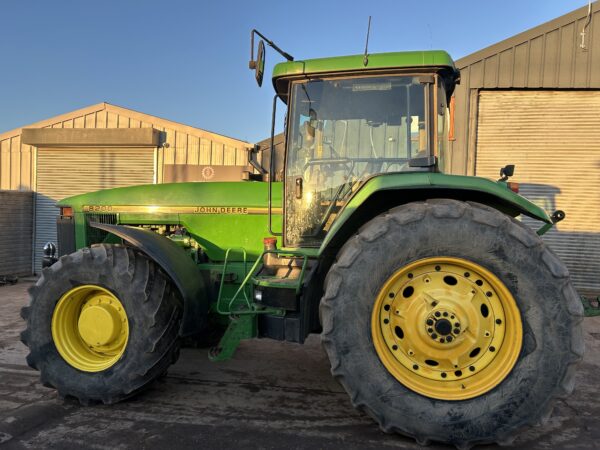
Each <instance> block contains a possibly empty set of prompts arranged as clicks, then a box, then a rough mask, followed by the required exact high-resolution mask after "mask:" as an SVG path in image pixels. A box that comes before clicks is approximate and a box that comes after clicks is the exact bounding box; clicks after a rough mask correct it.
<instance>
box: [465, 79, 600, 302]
mask: <svg viewBox="0 0 600 450" xmlns="http://www.w3.org/2000/svg"><path fill="white" fill-rule="evenodd" d="M478 103H479V111H478V117H479V121H478V128H477V162H476V174H477V175H478V176H483V177H489V178H493V179H497V178H498V176H499V173H498V171H499V168H500V167H503V166H505V165H506V164H508V163H511V164H515V165H516V170H515V176H514V179H515V180H518V181H519V183H520V186H521V194H522V195H524V196H525V197H527V198H529V199H530V200H532V201H534V202H535V203H537V204H538V205H540V206H542V207H543V208H545V209H546V210H547V211H549V212H553V211H555V210H557V209H560V210H563V211H566V212H567V216H566V218H565V220H564V221H562V222H560V223H558V225H557V226H556V227H555V228H553V229H552V231H550V232H548V233H547V234H546V235H544V240H545V241H546V242H547V243H548V244H549V245H550V247H552V249H554V251H556V253H557V254H558V255H559V256H560V258H561V259H562V260H563V261H564V262H565V264H566V265H567V267H568V268H569V270H570V272H571V277H572V279H573V282H574V284H575V287H576V288H577V289H578V290H580V292H582V293H584V292H600V91H546V90H537V91H534V90H526V91H514V90H506V91H496V90H490V91H487V90H483V91H481V92H480V96H479V102H478ZM507 112H508V113H507ZM523 220H524V222H526V223H527V224H529V225H531V226H533V227H535V228H539V227H540V226H541V224H540V223H539V222H537V223H534V222H535V221H533V220H531V219H523Z"/></svg>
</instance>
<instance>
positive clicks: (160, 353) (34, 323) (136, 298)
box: [21, 244, 182, 404]
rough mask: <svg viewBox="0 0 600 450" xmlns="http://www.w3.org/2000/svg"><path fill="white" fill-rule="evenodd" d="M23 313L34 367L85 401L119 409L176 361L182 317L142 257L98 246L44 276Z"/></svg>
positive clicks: (162, 279)
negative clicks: (124, 401)
mask: <svg viewBox="0 0 600 450" xmlns="http://www.w3.org/2000/svg"><path fill="white" fill-rule="evenodd" d="M30 296H31V301H30V305H29V306H28V307H25V308H23V310H22V313H21V314H22V316H23V318H24V319H26V321H27V328H26V330H25V331H24V332H23V333H22V335H21V339H22V341H23V343H24V344H25V345H27V346H28V347H29V350H30V354H29V355H28V356H27V362H28V363H29V365H30V366H31V367H33V368H35V369H38V370H39V371H40V372H41V379H42V382H43V383H44V385H46V386H50V387H54V388H56V389H57V390H58V392H59V394H60V395H61V396H63V397H67V396H72V397H76V398H77V399H79V401H80V402H81V403H84V404H87V403H90V402H104V403H114V402H117V401H119V400H122V399H124V398H126V397H128V396H130V395H133V394H134V393H136V392H137V391H139V390H141V389H143V388H144V387H145V386H147V385H148V384H149V383H150V382H151V381H152V380H154V379H156V378H157V377H159V376H160V375H162V374H164V373H165V372H166V370H167V368H168V366H169V365H171V364H172V363H173V362H175V360H176V359H177V355H178V351H179V340H178V332H179V325H180V321H181V315H182V304H181V300H180V298H179V295H178V293H177V291H176V289H174V288H173V287H172V285H171V282H170V280H169V278H168V277H167V275H165V274H164V273H163V272H162V270H161V269H160V268H159V267H158V266H157V265H156V264H155V263H154V262H153V261H151V260H150V259H148V258H147V257H145V256H144V255H143V254H141V253H139V252H137V251H135V250H133V249H131V248H127V247H124V246H120V245H104V244H102V245H97V246H93V247H91V248H84V249H82V250H79V251H78V252H76V253H73V254H71V255H67V256H64V257H62V258H61V259H60V260H59V261H58V262H57V263H55V264H54V265H52V266H51V267H50V268H48V269H46V270H44V272H43V274H42V277H41V278H40V279H39V280H38V282H37V283H36V285H35V286H33V287H32V288H31V290H30Z"/></svg>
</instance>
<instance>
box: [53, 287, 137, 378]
mask: <svg viewBox="0 0 600 450" xmlns="http://www.w3.org/2000/svg"><path fill="white" fill-rule="evenodd" d="M128 338H129V322H128V320H127V314H126V312H125V309H124V308H123V305H122V304H121V302H120V301H119V299H118V298H117V297H116V296H115V295H114V294H113V293H112V292H110V291H109V290H107V289H105V288H102V287H100V286H94V285H85V286H78V287H76V288H73V289H71V290H69V291H68V292H67V293H66V294H64V295H63V296H62V297H61V298H60V300H59V301H58V303H57V304H56V308H55V309H54V314H53V315H52V339H53V341H54V345H55V346H56V349H57V350H58V353H59V354H60V355H61V356H62V357H63V359H64V360H65V361H66V362H67V363H69V364H70V365H71V366H73V367H75V368H77V369H79V370H83V371H85V372H99V371H102V370H105V369H107V368H109V367H111V366H112V365H114V364H115V363H116V362H117V361H118V360H119V358H120V357H121V356H122V355H123V353H124V352H125V347H126V346H127V340H128Z"/></svg>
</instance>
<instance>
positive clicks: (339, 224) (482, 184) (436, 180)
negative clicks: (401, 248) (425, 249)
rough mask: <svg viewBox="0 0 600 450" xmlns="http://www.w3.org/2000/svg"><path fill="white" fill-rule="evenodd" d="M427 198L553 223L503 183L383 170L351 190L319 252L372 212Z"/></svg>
mask: <svg viewBox="0 0 600 450" xmlns="http://www.w3.org/2000/svg"><path fill="white" fill-rule="evenodd" d="M431 198H452V199H456V200H464V201H476V202H479V203H483V204H487V205H489V206H492V207H494V208H496V209H498V210H500V211H502V212H504V213H506V214H509V215H511V216H513V217H516V216H518V215H519V214H525V215H526V216H529V217H532V218H534V219H538V220H541V221H543V222H545V223H547V224H552V223H553V221H552V219H551V218H550V216H549V215H548V213H547V212H546V211H544V210H543V209H542V208H540V207H539V206H537V205H535V204H534V203H532V202H530V201H529V200H527V199H526V198H525V197H522V196H520V195H518V194H515V193H514V192H512V191H511V190H510V189H508V188H507V186H506V184H505V183H498V182H494V181H491V180H488V179H486V178H480V177H473V176H462V175H445V174H441V173H431V172H416V173H393V174H383V175H377V176H374V177H372V178H371V179H369V180H368V181H367V182H366V183H364V184H363V186H362V187H361V188H360V189H359V190H357V191H356V192H355V193H354V195H353V196H352V198H351V199H350V200H349V201H348V203H347V204H346V206H345V207H344V209H343V210H342V211H341V212H340V214H339V216H338V217H337V218H336V220H335V221H334V222H333V224H332V226H331V228H330V230H329V232H328V233H327V236H326V238H325V240H324V241H323V243H322V245H321V248H320V249H319V254H322V253H323V252H324V251H325V250H326V249H327V248H328V247H331V246H337V245H341V244H342V243H343V242H345V240H346V239H347V238H348V237H350V236H351V235H352V234H353V233H354V232H356V230H357V229H358V227H360V226H361V225H362V224H363V223H366V222H367V221H368V220H370V219H372V218H373V217H375V215H377V214H381V213H382V212H383V211H386V210H388V209H390V208H393V207H394V206H398V205H402V204H406V203H409V202H413V201H423V200H427V199H431Z"/></svg>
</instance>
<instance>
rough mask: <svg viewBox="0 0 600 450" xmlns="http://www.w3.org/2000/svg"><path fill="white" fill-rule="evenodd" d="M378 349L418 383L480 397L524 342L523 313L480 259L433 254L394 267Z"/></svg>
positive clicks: (428, 390) (378, 322)
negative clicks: (521, 316) (406, 264)
mask: <svg viewBox="0 0 600 450" xmlns="http://www.w3.org/2000/svg"><path fill="white" fill-rule="evenodd" d="M372 335H373V341H374V344H375V349H376V351H377V354H378V356H379V357H380V359H381V360H382V362H383V363H384V365H385V366H386V368H387V369H388V371H389V372H390V373H391V374H392V375H393V376H394V377H395V378H396V379H398V381H400V382H401V383H403V384H404V385H405V386H407V387H409V388H410V389H412V390H414V391H416V392H419V393H421V394H423V395H426V396H428V397H432V398H438V399H444V400H462V399H466V398H472V397H475V396H477V395H481V394H482V393H484V392H486V391H488V390H490V389H492V388H493V387H494V386H496V385H497V384H498V383H500V382H501V381H502V380H503V379H504V377H505V376H506V375H507V374H508V373H509V372H510V370H511V369H512V366H513V365H514V363H515V361H516V359H517V357H518V354H519V351H520V348H521V342H522V329H521V322H520V313H519V311H518V308H517V306H516V302H515V301H514V298H513V297H512V295H511V294H510V292H509V291H508V289H507V288H506V287H505V286H504V284H502V282H501V281H500V280H499V279H498V278H497V277H496V276H495V275H494V274H493V273H491V272H490V271H488V270H487V269H485V268H484V267H482V266H479V265H478V264H475V263H472V262H469V261H466V260H463V259H458V258H442V257H438V258H428V259H424V260H420V261H416V262H414V263H412V264H409V265H408V266H406V267H404V268H402V269H400V270H398V271H397V272H396V273H395V274H393V275H392V276H391V277H390V278H389V279H388V281H387V282H386V283H385V284H384V286H383V288H382V289H381V291H380V293H379V295H378V297H377V300H376V302H375V306H374V309H373V316H372Z"/></svg>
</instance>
